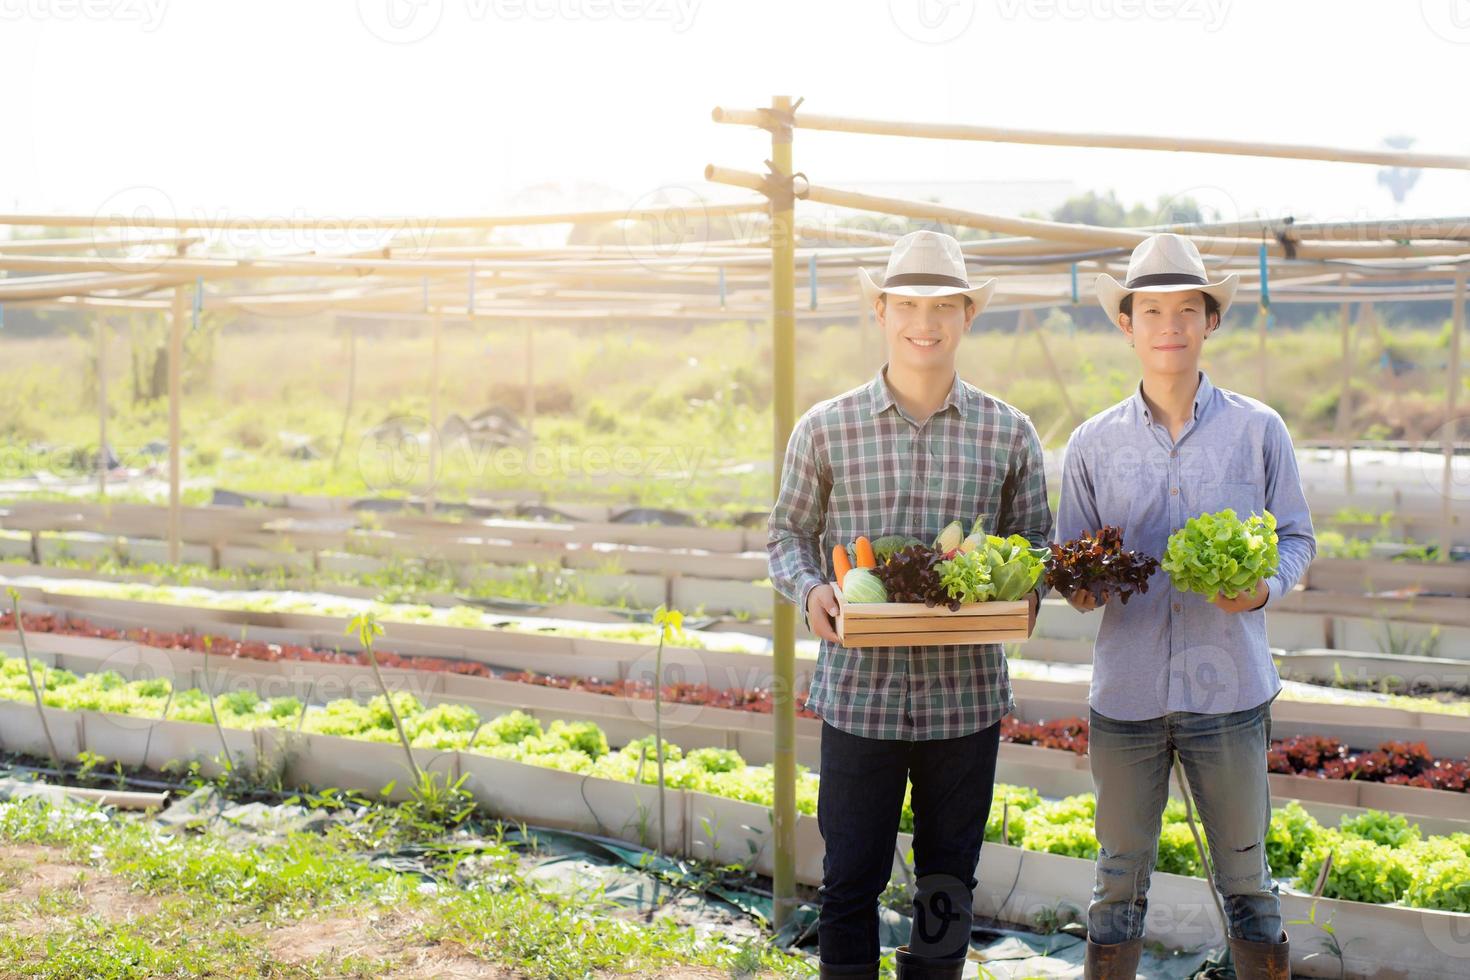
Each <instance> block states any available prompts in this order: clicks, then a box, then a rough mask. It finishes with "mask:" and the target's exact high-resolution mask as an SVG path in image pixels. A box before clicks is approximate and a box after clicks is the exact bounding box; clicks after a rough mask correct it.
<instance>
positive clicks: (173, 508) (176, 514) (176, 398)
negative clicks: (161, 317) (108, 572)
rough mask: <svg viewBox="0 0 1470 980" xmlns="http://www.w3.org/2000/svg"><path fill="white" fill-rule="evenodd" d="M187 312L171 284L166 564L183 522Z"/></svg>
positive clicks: (176, 550) (174, 559)
mask: <svg viewBox="0 0 1470 980" xmlns="http://www.w3.org/2000/svg"><path fill="white" fill-rule="evenodd" d="M187 315H188V310H187V307H186V304H185V297H184V287H183V286H175V287H174V289H173V313H172V315H171V316H170V317H169V328H168V561H169V564H170V565H177V564H178V563H179V559H180V554H181V552H182V548H181V546H180V540H179V539H180V537H181V534H182V530H181V529H182V525H183V514H182V513H181V512H180V507H181V506H182V498H181V495H180V492H179V489H180V480H179V475H180V469H181V467H182V460H183V452H182V448H181V447H180V445H179V440H180V438H181V437H182V426H181V425H180V412H181V410H182V406H181V404H180V402H181V401H182V399H183V394H184V383H183V361H184V317H185V316H187Z"/></svg>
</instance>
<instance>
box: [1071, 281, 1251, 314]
mask: <svg viewBox="0 0 1470 980" xmlns="http://www.w3.org/2000/svg"><path fill="white" fill-rule="evenodd" d="M1239 285H1240V275H1239V274H1238V273H1234V272H1232V273H1230V274H1229V275H1228V276H1226V277H1225V278H1223V279H1219V280H1217V281H1215V282H1207V283H1204V284H1203V285H1195V284H1193V283H1180V284H1177V285H1171V286H1146V287H1144V288H1142V289H1129V288H1128V287H1127V286H1125V285H1123V284H1122V283H1121V282H1119V281H1118V280H1116V279H1114V278H1113V277H1112V276H1110V275H1108V274H1107V273H1106V272H1104V273H1102V274H1101V275H1100V276H1098V277H1097V280H1096V282H1095V284H1094V286H1093V291H1094V292H1095V293H1096V294H1097V301H1098V303H1099V305H1101V306H1102V308H1103V310H1104V312H1106V313H1107V315H1108V319H1109V320H1111V321H1112V322H1113V323H1117V322H1118V314H1119V313H1120V312H1121V310H1122V306H1123V297H1125V296H1131V295H1132V294H1134V293H1188V292H1201V293H1205V294H1206V295H1208V296H1213V297H1214V298H1215V302H1217V303H1219V304H1220V318H1221V320H1222V321H1223V320H1224V317H1225V311H1226V310H1228V309H1230V302H1231V300H1233V299H1234V298H1235V289H1236V287H1237V286H1239Z"/></svg>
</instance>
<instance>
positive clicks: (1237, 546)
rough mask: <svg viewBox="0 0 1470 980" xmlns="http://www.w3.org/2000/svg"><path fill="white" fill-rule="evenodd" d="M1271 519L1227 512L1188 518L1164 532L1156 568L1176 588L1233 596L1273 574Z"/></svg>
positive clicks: (1273, 523)
mask: <svg viewBox="0 0 1470 980" xmlns="http://www.w3.org/2000/svg"><path fill="white" fill-rule="evenodd" d="M1276 565H1277V553H1276V518H1275V517H1274V516H1273V515H1272V514H1271V512H1270V511H1266V513H1265V515H1264V516H1262V515H1259V514H1253V515H1251V516H1250V517H1249V518H1247V519H1246V520H1241V519H1240V518H1239V517H1237V516H1235V511H1233V510H1228V509H1227V510H1222V511H1220V512H1219V513H1217V514H1201V515H1199V516H1198V517H1191V518H1190V519H1189V520H1188V521H1186V522H1185V524H1184V526H1183V527H1182V528H1180V529H1179V530H1177V531H1175V532H1174V533H1173V534H1172V535H1170V536H1169V546H1168V549H1167V551H1166V552H1165V554H1164V561H1163V563H1162V567H1163V569H1164V571H1166V572H1168V573H1169V576H1170V578H1172V579H1173V581H1174V588H1176V589H1178V590H1179V591H1180V592H1197V593H1199V594H1200V595H1202V596H1205V597H1206V598H1210V599H1212V598H1214V597H1215V596H1216V595H1224V596H1225V598H1227V599H1234V598H1235V597H1236V596H1238V595H1240V594H1241V593H1243V592H1249V591H1251V590H1252V589H1253V588H1255V586H1256V583H1257V582H1259V581H1261V580H1262V579H1264V578H1270V577H1271V576H1272V575H1275V574H1276Z"/></svg>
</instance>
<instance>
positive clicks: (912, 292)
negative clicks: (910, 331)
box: [858, 231, 995, 316]
mask: <svg viewBox="0 0 1470 980" xmlns="http://www.w3.org/2000/svg"><path fill="white" fill-rule="evenodd" d="M858 281H859V282H860V283H862V286H863V299H864V300H865V301H866V302H867V303H868V304H869V305H871V304H872V302H873V301H874V300H875V299H877V298H878V297H879V296H881V295H882V294H883V293H893V294H894V295H896V296H961V295H963V296H968V297H970V299H971V300H972V301H973V302H974V304H975V315H976V316H979V315H980V311H981V310H983V309H985V304H986V303H989V302H990V294H991V293H993V292H995V280H994V279H986V280H985V281H984V282H982V283H980V284H979V285H976V286H972V285H970V280H969V277H968V276H967V275H966V273H965V254H964V253H963V252H961V251H960V243H959V242H957V241H955V240H954V237H953V236H951V235H945V234H943V233H941V232H937V231H911V232H909V233H908V234H907V235H904V236H903V237H902V238H900V239H899V240H898V241H896V242H894V243H893V251H891V252H889V253H888V268H887V270H885V271H884V273H883V281H882V282H881V283H878V282H874V281H873V277H872V276H870V275H868V270H867V269H859V270H858Z"/></svg>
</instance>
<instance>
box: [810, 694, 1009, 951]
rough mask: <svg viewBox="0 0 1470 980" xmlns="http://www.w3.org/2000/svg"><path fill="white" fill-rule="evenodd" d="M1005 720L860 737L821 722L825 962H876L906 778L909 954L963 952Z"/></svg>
mask: <svg viewBox="0 0 1470 980" xmlns="http://www.w3.org/2000/svg"><path fill="white" fill-rule="evenodd" d="M999 747H1000V723H999V722H997V723H996V724H994V725H991V726H990V727H989V728H986V729H983V730H981V731H978V732H975V733H974V734H973V735H965V736H962V737H960V738H947V739H934V740H931V741H919V742H906V741H897V740H888V739H875V738H862V737H861V736H858V735H851V734H849V733H847V732H844V731H842V730H841V729H837V728H833V727H832V726H831V725H828V724H823V725H822V769H821V781H820V783H819V784H818V795H817V824H818V827H819V828H820V829H821V832H822V840H823V842H824V843H825V845H826V856H825V858H824V859H823V863H822V911H821V917H820V919H819V920H818V923H817V939H818V942H819V943H820V944H821V957H822V962H823V963H830V964H833V965H839V964H859V963H874V962H877V960H878V952H879V951H878V898H879V896H880V895H882V894H883V890H884V889H885V888H886V887H887V886H888V881H889V877H890V875H891V873H892V871H893V859H894V844H895V841H896V840H897V837H898V823H899V816H900V815H901V813H902V810H903V795H904V784H905V781H909V782H912V783H913V796H912V800H911V806H912V808H913V811H914V886H915V895H914V928H913V934H912V936H911V938H910V940H909V949H910V950H911V951H912V952H914V953H917V954H919V955H921V956H932V957H938V958H941V959H948V958H958V957H962V956H964V955H965V953H966V952H967V950H968V949H969V944H970V926H971V923H972V922H973V919H974V913H973V910H972V903H973V901H974V898H973V896H974V889H975V867H976V864H977V863H978V861H979V858H980V845H981V843H983V842H984V840H985V821H986V818H987V817H988V816H989V814H990V800H991V795H992V792H993V790H994V787H995V756H996V752H997V751H998V750H999Z"/></svg>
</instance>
